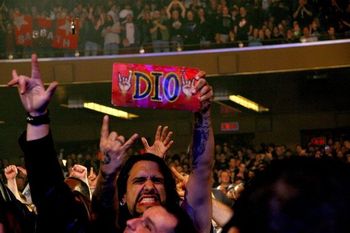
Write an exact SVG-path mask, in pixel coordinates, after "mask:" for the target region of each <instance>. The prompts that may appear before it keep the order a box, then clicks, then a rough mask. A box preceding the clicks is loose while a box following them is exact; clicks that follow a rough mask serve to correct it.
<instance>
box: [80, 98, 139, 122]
mask: <svg viewBox="0 0 350 233" xmlns="http://www.w3.org/2000/svg"><path fill="white" fill-rule="evenodd" d="M83 107H84V108H87V109H90V110H93V111H97V112H102V113H105V114H108V115H111V116H115V117H119V118H123V119H133V118H137V117H139V116H138V115H135V114H131V113H128V112H125V111H122V110H118V109H115V108H111V107H107V106H105V105H101V104H97V103H94V102H85V103H84V104H83Z"/></svg>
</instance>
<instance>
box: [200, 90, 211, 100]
mask: <svg viewBox="0 0 350 233" xmlns="http://www.w3.org/2000/svg"><path fill="white" fill-rule="evenodd" d="M213 96H214V92H213V90H210V91H209V92H208V93H206V94H205V95H202V96H201V97H200V101H201V102H203V101H206V100H212V99H213Z"/></svg>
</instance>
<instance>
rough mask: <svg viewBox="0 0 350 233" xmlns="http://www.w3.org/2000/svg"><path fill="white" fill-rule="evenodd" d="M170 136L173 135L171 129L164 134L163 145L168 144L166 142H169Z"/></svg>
mask: <svg viewBox="0 0 350 233" xmlns="http://www.w3.org/2000/svg"><path fill="white" fill-rule="evenodd" d="M172 136H173V131H170V132H169V133H168V135H167V136H166V138H165V140H164V141H163V143H164V144H165V145H166V144H168V143H169V142H170V140H171V137H172Z"/></svg>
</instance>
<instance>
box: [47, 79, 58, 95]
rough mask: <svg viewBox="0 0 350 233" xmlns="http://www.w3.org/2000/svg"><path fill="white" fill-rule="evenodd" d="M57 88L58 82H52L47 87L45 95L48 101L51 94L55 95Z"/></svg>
mask: <svg viewBox="0 0 350 233" xmlns="http://www.w3.org/2000/svg"><path fill="white" fill-rule="evenodd" d="M57 86H58V82H56V81H54V82H52V83H50V85H49V87H48V88H47V89H46V91H45V93H46V95H47V97H48V99H51V97H52V96H53V94H55V91H56V88H57Z"/></svg>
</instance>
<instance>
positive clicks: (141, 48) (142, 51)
mask: <svg viewBox="0 0 350 233" xmlns="http://www.w3.org/2000/svg"><path fill="white" fill-rule="evenodd" d="M139 53H141V54H144V53H145V49H144V48H143V46H141V47H140V50H139Z"/></svg>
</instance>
